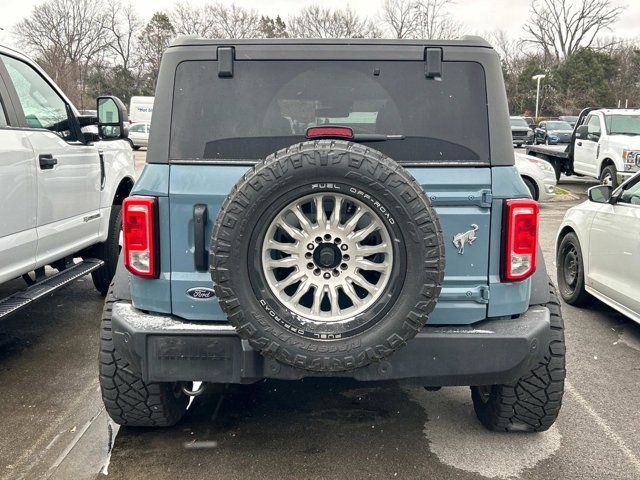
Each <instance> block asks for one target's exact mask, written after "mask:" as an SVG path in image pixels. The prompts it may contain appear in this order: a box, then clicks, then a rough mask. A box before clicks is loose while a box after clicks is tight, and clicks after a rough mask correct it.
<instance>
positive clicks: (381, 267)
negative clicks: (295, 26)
mask: <svg viewBox="0 0 640 480" xmlns="http://www.w3.org/2000/svg"><path fill="white" fill-rule="evenodd" d="M155 99H156V100H155V102H156V103H155V107H154V113H153V119H152V129H151V136H150V139H149V150H148V153H147V164H146V166H145V168H144V171H143V172H142V174H141V176H140V178H139V179H138V180H137V182H136V183H135V186H134V188H133V191H132V193H131V196H130V197H129V198H127V199H126V200H125V201H124V203H123V208H122V216H123V239H124V241H123V250H122V258H123V261H122V262H121V264H122V265H120V267H119V269H118V271H117V273H116V276H115V279H114V282H113V284H112V286H111V289H110V292H109V294H108V298H107V300H106V304H105V309H104V317H103V320H102V326H101V350H100V383H101V387H102V396H103V399H104V403H105V405H106V409H107V411H108V413H109V415H110V416H111V417H112V418H113V420H115V421H116V422H117V423H120V424H122V425H130V426H168V425H173V424H175V423H176V422H178V421H179V420H180V419H181V418H182V416H183V415H184V413H185V411H186V408H187V404H188V400H189V395H191V394H193V393H195V392H194V391H193V390H192V389H193V387H192V385H193V382H203V383H204V384H205V385H206V384H230V383H236V384H238V383H251V382H256V381H259V380H263V379H267V378H269V379H280V380H299V379H302V378H305V377H350V378H352V379H355V380H357V381H363V382H372V381H383V380H390V379H393V380H409V381H411V382H413V383H416V382H418V383H419V384H422V385H424V386H425V387H428V388H430V389H437V388H438V387H442V386H450V385H468V386H471V396H472V399H473V405H474V408H475V412H476V414H477V417H478V419H479V421H480V422H481V423H482V424H483V425H484V426H486V427H487V428H489V429H491V430H498V431H529V432H539V431H544V430H546V429H548V428H549V427H550V426H551V425H552V424H553V422H554V421H555V419H556V417H557V415H558V412H559V410H560V405H561V401H562V395H563V389H564V378H565V345H564V333H563V321H562V317H561V313H560V306H559V302H558V300H557V298H556V294H555V290H554V287H553V286H552V284H551V283H550V281H549V278H548V276H547V273H546V271H545V266H544V262H543V259H542V255H541V253H540V249H539V247H538V205H537V203H536V202H534V201H532V200H531V199H530V196H529V192H528V190H527V188H526V187H525V185H524V183H523V182H522V180H521V179H520V177H519V175H518V172H517V171H516V169H515V167H514V154H513V148H512V144H511V130H510V126H509V114H508V111H507V101H506V95H505V88H504V83H503V79H502V72H501V68H500V61H499V59H498V55H497V54H496V52H495V51H494V50H493V49H492V48H491V47H490V45H489V44H487V43H486V42H485V41H484V40H482V39H480V38H477V37H464V38H462V39H461V40H457V41H434V42H432V41H395V40H349V41H345V40H323V41H312V40H238V41H236V40H234V41H227V40H205V39H193V38H183V39H179V40H177V41H176V43H174V44H173V45H172V46H171V47H169V48H168V49H167V50H166V52H165V53H164V56H163V59H162V65H161V68H160V74H159V79H158V85H157V91H156V97H155ZM190 389H191V390H190Z"/></svg>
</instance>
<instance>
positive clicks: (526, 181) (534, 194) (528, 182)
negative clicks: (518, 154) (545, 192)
mask: <svg viewBox="0 0 640 480" xmlns="http://www.w3.org/2000/svg"><path fill="white" fill-rule="evenodd" d="M522 181H523V182H524V184H525V185H526V186H527V188H528V189H529V193H531V198H533V199H534V200H535V201H538V197H539V196H540V195H539V194H538V188H537V187H536V184H535V183H534V182H533V180H531V179H530V178H528V177H522Z"/></svg>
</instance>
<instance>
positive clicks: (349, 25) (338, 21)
mask: <svg viewBox="0 0 640 480" xmlns="http://www.w3.org/2000/svg"><path fill="white" fill-rule="evenodd" d="M288 25H289V35H290V36H291V37H294V38H377V37H380V36H381V35H382V33H381V32H380V30H379V29H378V28H376V27H375V25H373V24H372V23H371V22H370V21H369V20H368V19H366V18H361V17H359V16H358V14H356V13H355V12H354V11H353V10H351V9H350V8H349V7H347V8H345V9H344V10H331V9H329V8H323V7H320V6H319V5H311V6H309V7H306V8H303V9H302V10H301V11H300V12H299V13H298V14H297V15H294V16H292V17H291V18H290V19H289V22H288Z"/></svg>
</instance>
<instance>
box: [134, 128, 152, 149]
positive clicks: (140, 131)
mask: <svg viewBox="0 0 640 480" xmlns="http://www.w3.org/2000/svg"><path fill="white" fill-rule="evenodd" d="M129 140H130V141H131V145H132V146H133V149H134V150H138V149H139V148H140V147H145V148H146V147H147V146H149V124H148V123H134V124H133V125H131V126H130V127H129Z"/></svg>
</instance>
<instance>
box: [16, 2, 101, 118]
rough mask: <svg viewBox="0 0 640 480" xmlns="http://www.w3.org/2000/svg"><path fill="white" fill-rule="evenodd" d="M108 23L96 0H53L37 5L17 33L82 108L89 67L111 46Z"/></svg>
mask: <svg viewBox="0 0 640 480" xmlns="http://www.w3.org/2000/svg"><path fill="white" fill-rule="evenodd" d="M108 22H109V20H108V15H107V14H106V13H105V12H104V9H103V8H102V6H101V5H100V4H98V3H96V2H94V1H93V0H50V1H48V2H45V3H41V4H39V5H36V6H35V7H34V8H33V10H32V11H31V14H30V15H29V16H28V17H27V18H26V19H24V20H22V21H21V22H19V23H18V24H17V25H16V26H15V27H14V34H15V36H16V37H17V39H18V41H19V42H20V44H21V45H22V46H23V47H24V48H25V50H27V51H29V52H30V53H31V54H33V55H34V56H35V57H36V58H37V59H38V60H39V61H40V62H41V64H42V65H43V67H44V68H45V70H46V71H47V72H48V73H49V74H50V75H51V76H52V77H53V79H54V80H55V81H56V83H58V84H60V86H61V87H62V88H63V89H64V90H65V91H67V92H69V94H70V96H71V97H72V99H73V100H74V101H75V102H76V103H77V104H78V105H80V107H81V108H82V106H83V103H84V98H83V93H84V91H85V80H86V73H87V71H88V66H89V64H90V63H91V62H92V61H94V60H95V59H96V58H99V57H100V56H101V55H102V54H103V53H104V52H105V51H106V49H107V48H108V46H109V42H110V35H109V33H108Z"/></svg>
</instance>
